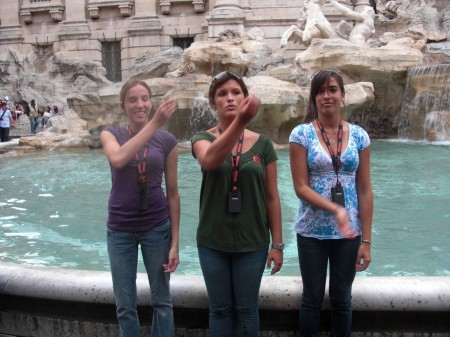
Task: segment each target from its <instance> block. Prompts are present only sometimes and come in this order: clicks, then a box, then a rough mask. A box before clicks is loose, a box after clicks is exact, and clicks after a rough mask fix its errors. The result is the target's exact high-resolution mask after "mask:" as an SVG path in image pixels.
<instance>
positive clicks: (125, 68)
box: [122, 0, 163, 78]
mask: <svg viewBox="0 0 450 337" xmlns="http://www.w3.org/2000/svg"><path fill="white" fill-rule="evenodd" d="M157 5H159V0H135V1H134V17H133V19H132V20H131V22H130V25H129V26H128V28H126V32H127V34H126V35H125V36H124V38H123V40H122V76H123V77H124V78H126V77H128V76H129V71H130V68H131V67H132V66H133V64H134V63H135V61H136V57H138V56H140V55H142V52H143V50H147V51H150V52H158V51H159V50H160V49H161V45H163V43H162V42H163V41H162V40H161V30H162V25H161V21H160V20H159V17H158V16H157V15H156V6H157Z"/></svg>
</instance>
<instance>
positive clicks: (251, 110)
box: [238, 94, 260, 123]
mask: <svg viewBox="0 0 450 337" xmlns="http://www.w3.org/2000/svg"><path fill="white" fill-rule="evenodd" d="M259 105H260V102H259V99H258V98H257V97H256V96H255V95H253V94H250V95H249V96H247V97H246V98H245V99H244V101H242V103H241V104H240V105H239V107H238V118H239V120H240V121H242V122H244V123H248V122H250V121H251V120H252V119H253V117H255V116H256V114H257V113H258V109H259Z"/></svg>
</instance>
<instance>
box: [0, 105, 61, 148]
mask: <svg viewBox="0 0 450 337" xmlns="http://www.w3.org/2000/svg"><path fill="white" fill-rule="evenodd" d="M58 114H59V109H58V107H57V106H56V105H54V106H53V108H51V107H50V106H47V107H45V108H41V107H38V106H37V105H36V101H35V100H34V99H32V100H31V101H30V103H28V102H27V101H25V100H21V101H14V103H13V104H11V103H10V100H9V96H4V97H3V99H1V98H0V117H1V118H0V139H1V142H8V141H9V140H10V130H11V128H16V127H19V126H20V125H22V124H23V121H24V119H27V120H28V122H29V123H30V133H31V134H36V133H37V131H38V128H39V127H41V128H43V129H46V128H47V127H48V126H49V124H48V123H49V119H50V118H51V117H52V116H55V115H58Z"/></svg>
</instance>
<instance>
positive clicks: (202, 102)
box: [189, 92, 217, 135]
mask: <svg viewBox="0 0 450 337" xmlns="http://www.w3.org/2000/svg"><path fill="white" fill-rule="evenodd" d="M216 124H217V118H216V116H215V114H214V113H213V112H212V111H211V107H210V105H209V100H208V99H207V98H206V97H205V95H204V94H203V93H201V92H200V93H199V94H198V95H197V97H195V98H194V100H193V103H192V108H191V116H190V118H189V126H190V128H189V129H190V132H191V134H192V135H193V134H194V133H196V132H197V131H201V130H208V129H210V128H212V127H213V126H214V125H216Z"/></svg>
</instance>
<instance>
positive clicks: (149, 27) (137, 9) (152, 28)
mask: <svg viewBox="0 0 450 337" xmlns="http://www.w3.org/2000/svg"><path fill="white" fill-rule="evenodd" d="M156 2H157V1H156V0H135V1H134V13H135V14H134V17H133V21H132V22H131V23H130V26H129V28H128V32H129V33H130V35H143V34H154V33H158V34H159V32H160V30H161V29H162V27H161V22H160V21H159V18H158V16H157V15H156Z"/></svg>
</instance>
